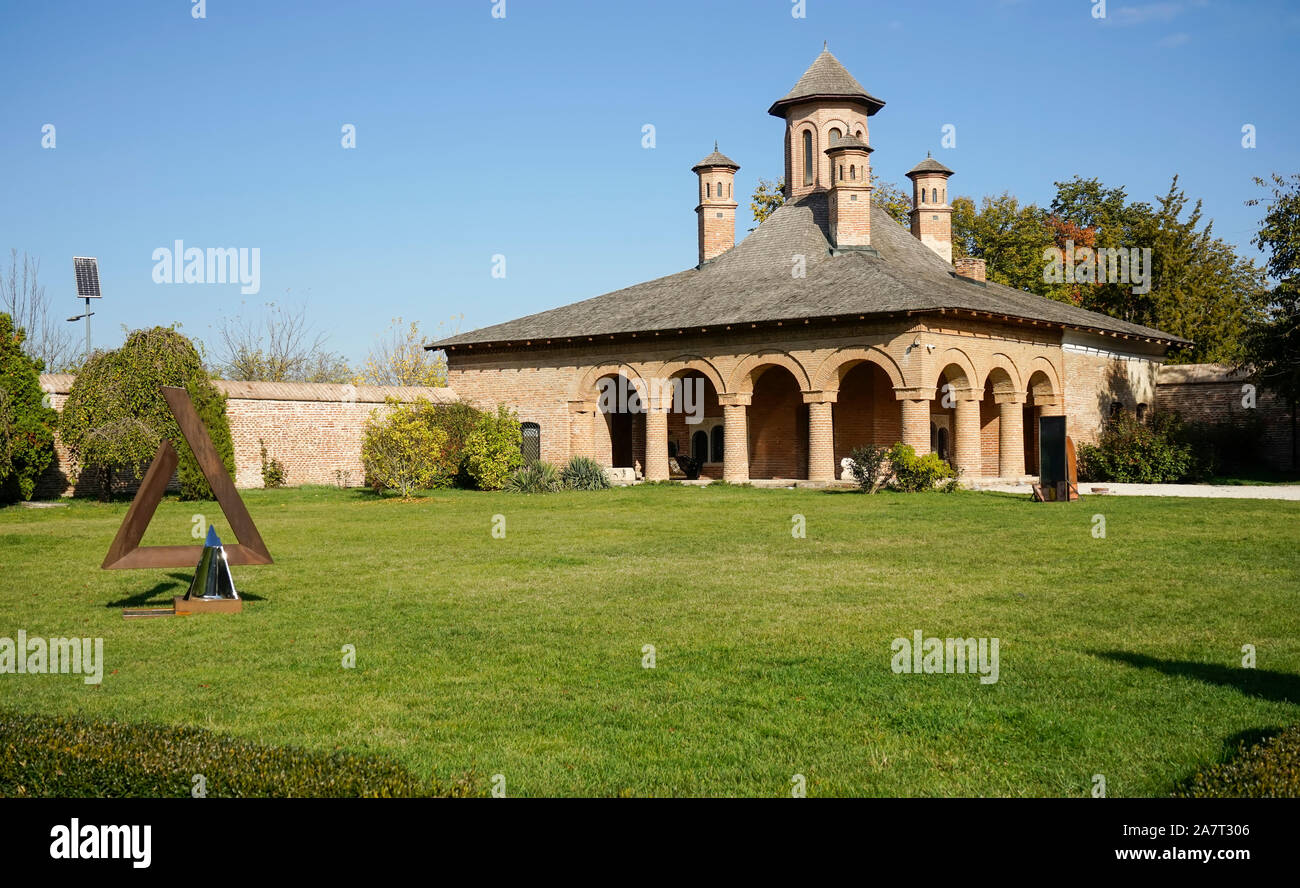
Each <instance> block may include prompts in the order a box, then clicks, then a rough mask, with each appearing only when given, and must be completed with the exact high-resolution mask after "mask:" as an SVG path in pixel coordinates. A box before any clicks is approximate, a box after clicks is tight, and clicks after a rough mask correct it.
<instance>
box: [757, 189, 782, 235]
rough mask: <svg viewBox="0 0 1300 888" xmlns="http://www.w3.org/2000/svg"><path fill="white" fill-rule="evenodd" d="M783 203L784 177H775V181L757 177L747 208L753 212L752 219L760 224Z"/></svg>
mask: <svg viewBox="0 0 1300 888" xmlns="http://www.w3.org/2000/svg"><path fill="white" fill-rule="evenodd" d="M784 205H785V179H784V177H783V178H780V179H777V180H776V181H775V182H770V181H768V180H767V179H759V180H758V184H757V185H755V186H754V194H753V196H752V197H751V198H750V200H749V209H750V212H752V213H753V214H754V221H756V222H757V223H758V224H759V225H762V224H763V222H764V221H766V219H767V217H768V216H770V215H772V214H773V213H775V212H776V211H777V210H779V209H781V207H783V206H784ZM750 230H751V231H752V230H753V229H750Z"/></svg>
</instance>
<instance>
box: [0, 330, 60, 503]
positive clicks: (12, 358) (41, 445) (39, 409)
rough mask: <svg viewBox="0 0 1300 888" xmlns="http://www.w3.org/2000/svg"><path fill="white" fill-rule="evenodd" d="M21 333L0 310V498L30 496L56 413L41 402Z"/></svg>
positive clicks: (48, 452)
mask: <svg viewBox="0 0 1300 888" xmlns="http://www.w3.org/2000/svg"><path fill="white" fill-rule="evenodd" d="M25 336H26V334H25V333H24V331H23V330H22V329H20V328H17V327H15V326H14V322H13V319H12V318H11V317H10V316H9V315H8V314H4V313H0V502H13V501H15V500H19V499H22V500H29V499H31V498H32V493H33V492H35V490H36V481H37V479H39V478H40V476H41V473H42V472H44V471H45V469H46V467H47V466H49V464H50V462H51V461H53V459H54V428H55V423H56V422H57V420H58V414H57V413H55V412H54V411H53V410H51V409H50V408H49V407H48V406H47V405H46V404H45V400H44V399H45V393H44V392H42V391H41V376H40V369H41V364H40V362H39V361H38V360H35V359H33V358H30V357H28V356H27V354H26V353H24V351H23V341H24V339H25Z"/></svg>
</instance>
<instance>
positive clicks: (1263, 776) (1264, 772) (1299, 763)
mask: <svg viewBox="0 0 1300 888" xmlns="http://www.w3.org/2000/svg"><path fill="white" fill-rule="evenodd" d="M1174 795H1176V796H1181V797H1182V798H1193V799H1238V798H1265V799H1294V798H1300V725H1292V726H1291V727H1289V728H1287V729H1286V730H1285V731H1283V732H1282V733H1280V734H1278V735H1276V736H1274V737H1271V738H1269V739H1267V740H1265V741H1263V742H1261V743H1256V744H1254V745H1247V744H1245V743H1242V744H1241V745H1240V746H1239V747H1238V748H1237V754H1236V755H1235V756H1234V757H1233V758H1232V759H1231V760H1230V761H1227V762H1223V763H1221V764H1217V765H1213V766H1211V767H1209V768H1206V769H1205V770H1204V771H1201V772H1199V773H1198V774H1196V775H1195V776H1194V777H1192V778H1191V779H1190V780H1188V781H1187V783H1186V784H1185V785H1184V786H1183V787H1182V788H1181V789H1180V790H1179V791H1178V792H1176V793H1174Z"/></svg>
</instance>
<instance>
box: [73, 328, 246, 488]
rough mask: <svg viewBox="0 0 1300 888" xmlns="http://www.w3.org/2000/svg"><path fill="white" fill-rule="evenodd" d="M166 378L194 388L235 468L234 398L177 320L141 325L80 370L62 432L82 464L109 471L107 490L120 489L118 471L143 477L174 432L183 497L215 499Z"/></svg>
mask: <svg viewBox="0 0 1300 888" xmlns="http://www.w3.org/2000/svg"><path fill="white" fill-rule="evenodd" d="M162 386H177V387H180V388H184V389H185V390H186V391H188V392H189V395H190V399H191V400H192V401H193V402H194V408H195V410H196V412H197V413H198V415H199V419H200V420H202V422H203V424H204V425H205V426H206V427H207V429H208V434H209V435H211V437H212V443H213V444H214V445H215V447H216V449H217V453H218V455H220V457H221V460H222V462H223V463H224V464H225V466H226V469H227V471H229V472H230V473H231V474H232V475H233V474H234V471H235V458H234V444H233V442H232V440H231V437H230V423H229V420H228V419H227V418H226V399H225V396H224V395H222V394H221V393H220V392H219V391H217V389H216V387H215V386H214V385H213V384H212V381H211V379H210V378H209V377H208V374H207V371H205V370H204V369H203V361H202V359H201V358H200V357H199V353H198V351H197V350H196V349H195V347H194V344H193V343H192V342H190V340H189V339H187V338H186V337H185V336H183V335H181V333H180V332H178V331H177V330H175V329H173V328H171V327H154V328H152V329H149V330H134V331H132V332H131V333H129V334H128V335H127V337H126V342H125V343H123V345H122V347H121V348H119V349H116V350H114V351H107V352H96V353H95V354H94V355H93V356H92V357H91V359H90V360H89V361H87V362H86V364H85V366H84V367H83V368H82V370H81V372H80V373H78V374H77V379H76V381H75V382H74V383H73V384H72V391H71V392H69V393H68V400H67V403H65V404H64V407H63V413H62V415H61V416H60V418H59V434H60V436H61V437H62V439H63V441H64V443H65V444H66V446H67V447H68V449H69V450H70V451H71V452H72V455H73V458H74V459H75V461H76V462H77V464H78V466H79V467H80V469H81V470H82V471H85V470H88V469H89V470H93V471H96V472H98V473H99V475H100V479H101V484H102V487H101V495H103V496H104V497H105V498H108V497H109V496H110V495H111V493H112V481H113V476H114V473H115V472H117V471H120V470H127V471H130V472H132V473H133V474H134V476H135V477H136V478H139V477H140V476H141V475H142V473H143V471H144V468H145V467H146V466H147V464H148V463H149V461H150V460H151V459H152V458H153V455H154V453H155V452H156V450H157V448H158V444H159V443H160V442H161V441H162V440H163V439H166V440H168V441H170V442H171V443H172V446H173V447H174V448H176V453H177V455H178V456H179V464H178V468H177V471H178V474H179V476H180V483H181V497H182V498H183V499H208V498H211V496H212V491H211V489H210V488H209V486H208V482H207V479H206V478H204V477H203V473H202V471H201V470H200V469H199V466H198V462H197V461H196V460H195V458H194V454H193V453H192V452H191V451H190V448H189V445H188V444H186V442H185V439H184V436H183V435H181V431H180V427H179V426H178V425H177V424H176V419H175V417H173V416H172V413H171V410H170V408H169V407H168V406H167V402H166V400H165V399H164V398H163V395H162V392H161V390H160V389H161V387H162Z"/></svg>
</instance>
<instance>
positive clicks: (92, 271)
mask: <svg viewBox="0 0 1300 888" xmlns="http://www.w3.org/2000/svg"><path fill="white" fill-rule="evenodd" d="M72 268H73V270H74V271H75V272H76V274H77V298H78V299H101V298H103V297H102V296H101V295H100V292H99V260H98V259H91V258H87V257H85V256H73V257H72Z"/></svg>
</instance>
